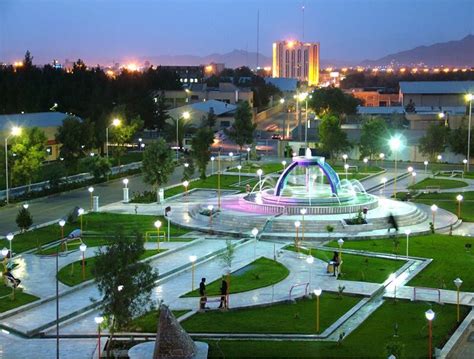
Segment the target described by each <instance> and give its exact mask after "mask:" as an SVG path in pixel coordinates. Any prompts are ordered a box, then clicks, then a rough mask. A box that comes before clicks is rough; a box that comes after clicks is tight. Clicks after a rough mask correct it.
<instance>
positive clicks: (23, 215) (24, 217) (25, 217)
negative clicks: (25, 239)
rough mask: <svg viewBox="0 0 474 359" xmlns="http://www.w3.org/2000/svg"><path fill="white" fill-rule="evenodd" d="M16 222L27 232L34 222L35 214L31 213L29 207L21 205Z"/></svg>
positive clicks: (22, 230)
mask: <svg viewBox="0 0 474 359" xmlns="http://www.w3.org/2000/svg"><path fill="white" fill-rule="evenodd" d="M16 224H17V226H18V228H20V231H21V232H26V231H27V230H28V228H30V227H31V225H32V224H33V216H32V215H31V213H30V211H29V210H28V208H25V206H21V208H20V210H19V211H18V214H17V216H16Z"/></svg>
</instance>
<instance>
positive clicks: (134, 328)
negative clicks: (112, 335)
mask: <svg viewBox="0 0 474 359" xmlns="http://www.w3.org/2000/svg"><path fill="white" fill-rule="evenodd" d="M188 312H189V310H173V311H172V313H173V314H174V316H175V317H176V318H179V317H180V316H182V315H184V314H186V313H188ZM159 318H160V310H159V309H154V310H151V311H149V312H148V313H146V314H143V315H142V316H140V317H138V318H135V319H133V320H132V322H131V323H130V324H129V326H128V327H127V329H126V331H129V332H139V333H156V330H157V328H158V323H159V322H160V321H159Z"/></svg>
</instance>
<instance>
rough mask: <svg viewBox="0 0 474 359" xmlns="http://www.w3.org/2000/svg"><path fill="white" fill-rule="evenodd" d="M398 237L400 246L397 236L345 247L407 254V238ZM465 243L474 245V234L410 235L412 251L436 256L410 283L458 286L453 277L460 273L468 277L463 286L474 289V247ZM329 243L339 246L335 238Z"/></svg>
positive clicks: (459, 275) (440, 286)
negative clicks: (396, 243)
mask: <svg viewBox="0 0 474 359" xmlns="http://www.w3.org/2000/svg"><path fill="white" fill-rule="evenodd" d="M397 241H398V247H396V246H395V245H394V241H393V239H376V240H361V241H346V242H345V243H344V248H349V249H358V250H366V251H372V252H381V253H394V254H400V255H405V248H406V238H405V237H399V238H398V240H397ZM465 244H471V245H472V246H474V238H471V237H463V236H449V235H444V234H432V235H428V236H414V237H410V242H409V254H410V255H412V256H417V257H424V258H433V262H432V263H431V264H430V265H429V266H428V267H427V268H425V269H424V270H423V271H422V272H421V273H419V274H418V275H417V276H416V277H415V278H413V279H412V280H411V281H410V282H409V283H408V285H412V286H421V287H430V288H442V289H450V290H455V289H456V287H455V285H454V283H453V280H454V279H456V278H458V277H459V278H461V279H462V280H463V281H464V283H463V285H462V287H461V290H463V291H469V292H472V291H474V273H473V272H472V271H468V270H466V268H471V267H472V263H473V262H474V251H473V250H471V251H468V250H466V248H465ZM329 246H331V247H337V243H336V242H334V241H333V242H331V243H329ZM397 248H398V249H397ZM344 256H346V254H343V259H344ZM344 265H345V263H344V264H343V266H344Z"/></svg>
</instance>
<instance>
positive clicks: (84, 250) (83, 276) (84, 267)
mask: <svg viewBox="0 0 474 359" xmlns="http://www.w3.org/2000/svg"><path fill="white" fill-rule="evenodd" d="M86 249H87V246H86V245H85V244H84V243H82V244H81V245H80V246H79V250H80V251H81V253H82V280H86V262H85V258H84V255H85V253H86Z"/></svg>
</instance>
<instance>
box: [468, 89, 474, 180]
mask: <svg viewBox="0 0 474 359" xmlns="http://www.w3.org/2000/svg"><path fill="white" fill-rule="evenodd" d="M473 99H474V94H472V93H468V94H467V95H466V101H468V102H469V120H468V127H467V172H469V165H470V162H471V121H472V100H473Z"/></svg>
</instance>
